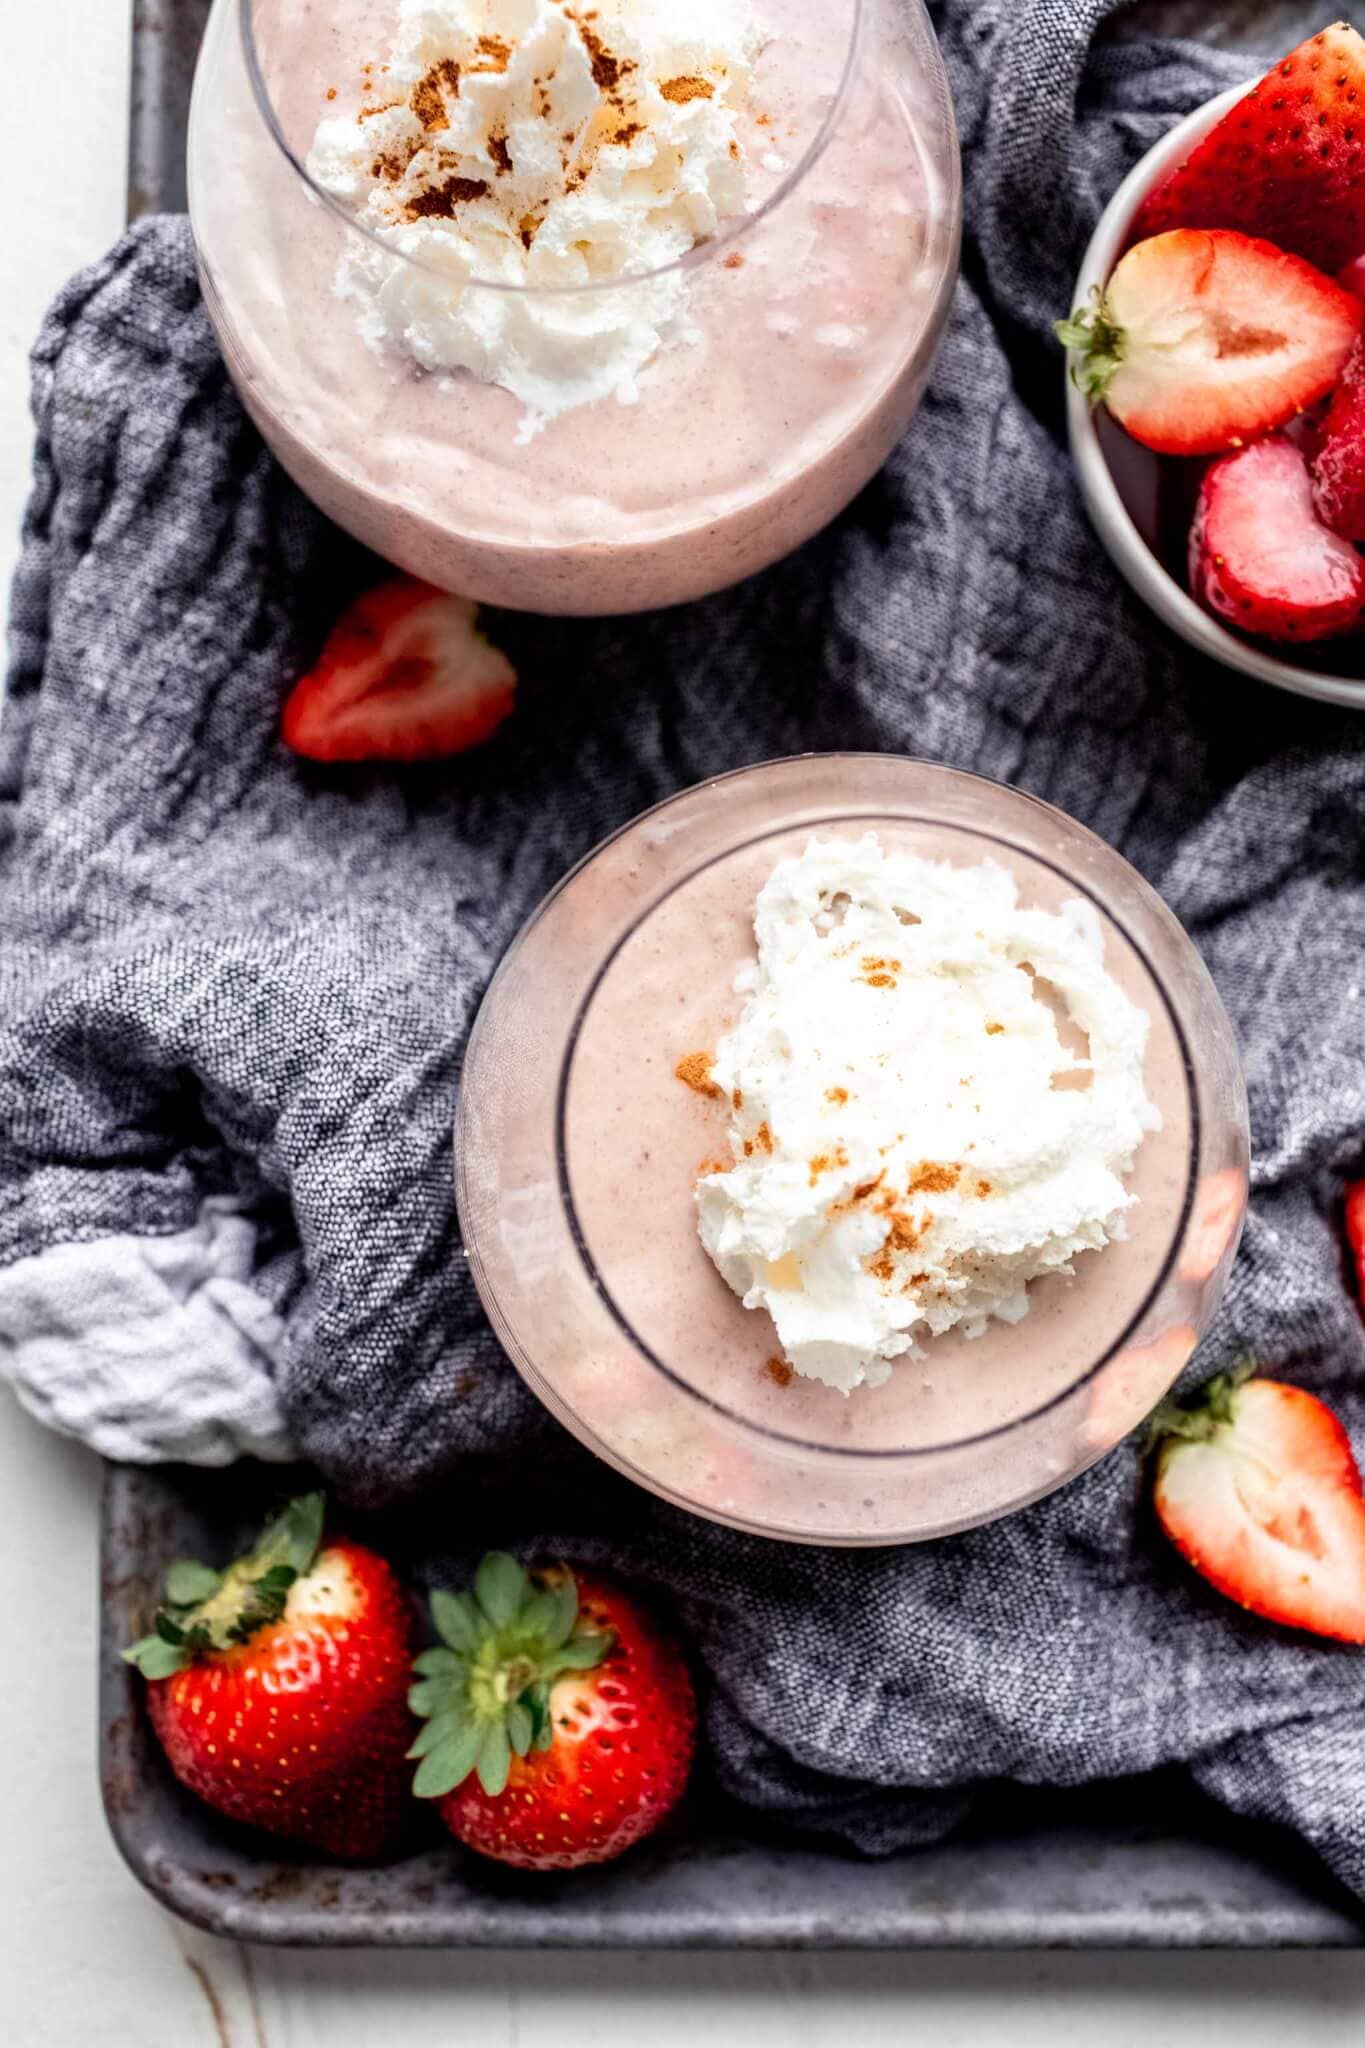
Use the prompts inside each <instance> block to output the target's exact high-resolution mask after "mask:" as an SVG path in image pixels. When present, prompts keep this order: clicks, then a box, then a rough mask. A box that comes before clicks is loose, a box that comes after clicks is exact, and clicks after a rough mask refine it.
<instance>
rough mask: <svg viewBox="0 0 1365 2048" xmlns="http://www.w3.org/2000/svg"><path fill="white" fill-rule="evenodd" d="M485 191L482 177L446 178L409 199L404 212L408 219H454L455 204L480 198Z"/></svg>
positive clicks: (462, 204)
mask: <svg viewBox="0 0 1365 2048" xmlns="http://www.w3.org/2000/svg"><path fill="white" fill-rule="evenodd" d="M487 191H488V184H487V181H486V180H485V179H483V178H447V179H446V181H445V183H444V185H433V186H431V187H430V189H429V190H428V191H426V192H419V193H418V194H417V197H416V198H415V199H410V200H409V201H408V203H407V206H406V207H405V208H404V212H405V213H406V215H407V217H408V219H409V220H454V218H455V209H456V207H457V206H465V205H467V204H468V202H469V201H470V200H471V199H482V198H483V197H484V196H485V195H486V193H487Z"/></svg>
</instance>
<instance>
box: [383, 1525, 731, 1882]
mask: <svg viewBox="0 0 1365 2048" xmlns="http://www.w3.org/2000/svg"><path fill="white" fill-rule="evenodd" d="M432 1613H433V1616H434V1618H435V1620H436V1623H437V1626H438V1628H439V1629H440V1631H441V1634H442V1637H443V1639H444V1640H443V1643H442V1645H441V1647H439V1648H437V1649H435V1650H429V1651H427V1652H426V1653H425V1654H424V1655H423V1656H422V1657H419V1658H418V1660H417V1669H418V1671H419V1673H420V1674H421V1679H420V1682H419V1684H418V1685H417V1686H416V1687H414V1689H413V1705H414V1707H415V1708H416V1710H417V1711H418V1712H419V1713H421V1714H424V1715H426V1716H428V1717H429V1718H428V1721H427V1726H426V1728H425V1729H424V1730H423V1732H422V1735H421V1736H420V1737H419V1739H418V1741H417V1742H416V1743H415V1744H414V1746H413V1753H414V1755H420V1756H421V1757H422V1759H423V1761H422V1764H421V1766H420V1768H419V1770H418V1773H417V1779H416V1784H415V1790H416V1791H417V1793H418V1794H419V1796H420V1797H424V1798H437V1799H439V1800H440V1802H441V1814H442V1818H443V1819H444V1820H445V1823H446V1825H447V1827H449V1829H450V1830H451V1832H452V1834H454V1835H456V1836H457V1837H458V1838H459V1840H460V1841H462V1842H464V1843H465V1844H466V1846H467V1847H469V1848H471V1849H476V1850H478V1851H479V1852H480V1854H482V1855H484V1856H491V1857H493V1858H495V1859H496V1860H497V1861H498V1862H500V1863H511V1864H516V1865H517V1866H518V1867H520V1868H521V1869H523V1870H573V1869H577V1868H578V1867H579V1866H580V1865H583V1864H589V1863H605V1862H607V1861H608V1860H609V1859H610V1858H611V1857H613V1856H619V1855H620V1854H621V1853H622V1851H623V1850H625V1849H629V1848H630V1847H631V1846H632V1845H633V1844H634V1843H636V1842H638V1841H641V1840H642V1839H643V1838H644V1837H645V1836H646V1835H648V1834H651V1833H652V1832H653V1831H654V1829H655V1828H657V1827H658V1826H659V1824H660V1822H661V1821H663V1820H664V1819H665V1818H666V1816H667V1815H668V1814H669V1813H670V1812H671V1811H672V1809H673V1808H674V1807H675V1806H676V1805H677V1803H678V1800H679V1799H680V1798H681V1797H682V1794H683V1790H684V1787H685V1786H686V1783H687V1777H688V1772H689V1770H690V1768H691V1764H692V1757H693V1752H694V1749H695V1745H696V1722H697V1709H696V1698H695V1695H694V1692H693V1689H692V1681H691V1677H690V1675H689V1673H688V1669H687V1662H686V1659H685V1658H684V1656H683V1653H682V1651H681V1650H680V1649H679V1647H678V1645H677V1644H676V1643H675V1642H674V1641H673V1640H672V1638H671V1637H670V1636H668V1635H667V1634H666V1633H665V1632H664V1631H663V1629H661V1628H660V1626H659V1625H658V1623H657V1622H656V1621H655V1620H654V1619H653V1618H652V1616H651V1615H650V1614H649V1613H648V1612H647V1611H646V1609H645V1608H644V1607H642V1606H641V1604H640V1603H639V1602H638V1601H637V1600H636V1599H635V1598H634V1597H633V1596H632V1595H631V1594H629V1593H627V1592H626V1591H625V1590H624V1588H622V1587H621V1586H619V1585H617V1584H616V1583H615V1582H614V1581H612V1580H608V1579H599V1578H597V1577H595V1576H593V1577H589V1576H584V1577H583V1578H581V1579H580V1580H578V1581H575V1580H574V1579H573V1578H572V1577H571V1576H570V1574H569V1573H568V1572H567V1571H564V1570H563V1569H560V1568H556V1569H552V1570H549V1571H544V1572H539V1573H535V1574H528V1573H527V1572H525V1571H524V1570H523V1568H522V1567H521V1566H520V1565H519V1564H518V1563H517V1562H516V1560H515V1559H514V1558H511V1557H508V1556H506V1555H505V1554H504V1553H501V1552H494V1553H493V1554H492V1555H491V1556H489V1557H487V1558H485V1559H484V1562H483V1564H482V1565H481V1566H480V1568H479V1572H478V1575H477V1577H476V1579H475V1582H474V1590H473V1593H472V1594H464V1595H452V1594H448V1593H438V1594H436V1595H434V1596H433V1599H432Z"/></svg>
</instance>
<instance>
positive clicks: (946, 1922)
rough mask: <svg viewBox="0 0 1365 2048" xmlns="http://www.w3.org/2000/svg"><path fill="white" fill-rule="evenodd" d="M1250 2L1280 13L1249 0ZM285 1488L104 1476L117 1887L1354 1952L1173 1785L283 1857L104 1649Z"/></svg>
mask: <svg viewBox="0 0 1365 2048" xmlns="http://www.w3.org/2000/svg"><path fill="white" fill-rule="evenodd" d="M1163 4H1164V5H1165V6H1166V8H1167V11H1170V7H1171V0H1163ZM1182 4H1183V0H1176V11H1177V12H1178V11H1179V8H1180V6H1181V5H1182ZM1233 11H1234V12H1238V13H1241V12H1243V11H1244V10H1241V9H1234V10H1233ZM1250 11H1251V10H1245V12H1248V13H1249V12H1250ZM1259 11H1260V12H1261V13H1262V15H1264V13H1265V8H1264V7H1263V8H1262V9H1260V10H1259ZM1269 12H1270V13H1271V14H1278V15H1279V16H1280V17H1283V16H1284V15H1285V14H1286V12H1287V10H1286V9H1285V8H1284V7H1283V6H1282V5H1280V6H1277V5H1276V4H1275V0H1269ZM207 13H208V0H135V14H134V24H133V93H132V136H131V150H130V168H129V214H130V217H134V218H135V217H136V216H138V215H139V214H143V213H149V212H156V211H160V210H165V209H176V208H180V207H183V205H184V203H185V170H184V133H185V117H186V111H187V108H188V104H189V89H190V79H191V74H192V71H193V65H194V57H195V52H196V50H197V48H198V44H199V37H200V35H201V33H202V29H203V24H204V19H205V17H206V15H207ZM1180 25H1181V26H1184V23H1183V22H1182V23H1181V24H1180ZM1276 26H1277V27H1279V26H1281V23H1279V22H1277V24H1276ZM1290 33H1291V34H1292V31H1291V32H1290ZM288 1483H289V1480H288V1477H287V1475H284V1474H282V1473H281V1472H280V1471H279V1469H278V1468H275V1469H272V1470H269V1471H267V1470H265V1469H264V1468H260V1467H252V1466H249V1465H246V1466H238V1467H235V1468H234V1470H233V1472H232V1473H231V1474H230V1475H222V1474H217V1473H209V1472H201V1471H189V1470H186V1469H183V1468H175V1467H162V1468H158V1469H155V1470H150V1471H148V1470H142V1469H138V1468H134V1467H121V1466H110V1467H108V1468H107V1470H106V1475H105V1487H104V1508H103V1580H104V1599H103V1605H102V1615H103V1621H102V1638H101V1644H100V1759H101V1778H102V1787H103V1795H104V1806H105V1811H106V1813H107V1815H108V1819H109V1825H110V1827H111V1829H112V1831H113V1835H114V1839H115V1841H116V1842H117V1844H118V1846H119V1849H120V1850H121V1851H122V1853H123V1855H124V1857H125V1859H126V1861H127V1862H128V1864H129V1866H130V1867H131V1869H132V1870H133V1872H134V1874H135V1875H136V1876H137V1877H138V1878H139V1879H140V1880H141V1881H142V1883H143V1884H145V1885H146V1886H147V1888H148V1890H149V1891H151V1892H152V1893H154V1894H155V1896H156V1897H157V1898H158V1899H160V1900H161V1902H162V1903H163V1904H164V1905H166V1906H167V1907H169V1908H170V1909H171V1911H173V1912H175V1913H179V1914H181V1915H182V1916H183V1917H184V1918H185V1919H187V1920H190V1921H193V1922H194V1923H195V1924H196V1925H197V1926H200V1927H204V1928H207V1929H209V1930H210V1931H211V1932H214V1933H218V1934H223V1935H227V1936H230V1937H232V1938H235V1939H237V1940H244V1941H260V1942H277V1943H296V1944H303V1945H316V1946H329V1947H344V1946H351V1947H361V1946H376V1947H385V1948H401V1947H414V1948H418V1947H422V1948H479V1947H518V1948H555V1947H564V1948H726V1949H746V1948H850V1949H902V1948H905V1949H913V1948H963V1949H984V1948H1142V1949H1160V1948H1224V1947H1225V1948H1356V1947H1365V1913H1362V1910H1361V1908H1360V1907H1359V1906H1358V1905H1357V1904H1356V1903H1355V1902H1354V1901H1353V1900H1352V1899H1351V1898H1350V1897H1349V1896H1348V1894H1347V1893H1346V1892H1345V1891H1344V1890H1342V1889H1341V1888H1340V1887H1339V1886H1337V1885H1335V1884H1334V1883H1333V1882H1332V1880H1331V1879H1330V1878H1329V1877H1328V1876H1327V1875H1326V1874H1325V1872H1324V1871H1323V1869H1322V1868H1321V1866H1320V1865H1319V1864H1317V1862H1316V1861H1315V1860H1314V1859H1313V1858H1311V1857H1310V1856H1309V1855H1307V1854H1306V1852H1305V1851H1304V1850H1303V1849H1302V1848H1301V1847H1300V1846H1299V1845H1298V1844H1297V1843H1296V1842H1295V1841H1294V1840H1293V1839H1292V1838H1290V1837H1289V1836H1287V1835H1282V1834H1279V1833H1276V1832H1274V1831H1272V1830H1269V1829H1264V1828H1252V1827H1249V1826H1247V1825H1244V1824H1242V1823H1239V1822H1236V1821H1234V1820H1232V1819H1231V1818H1229V1816H1228V1815H1226V1814H1224V1813H1222V1812H1221V1811H1219V1810H1218V1809H1217V1808H1215V1807H1214V1806H1213V1805H1211V1804H1210V1803H1209V1802H1207V1801H1205V1800H1203V1799H1201V1798H1199V1797H1198V1795H1196V1794H1195V1793H1193V1792H1192V1791H1191V1790H1190V1789H1189V1788H1188V1787H1187V1786H1185V1785H1184V1784H1182V1783H1181V1782H1180V1781H1179V1780H1178V1779H1177V1778H1175V1777H1171V1778H1163V1779H1159V1780H1155V1781H1154V1780H1151V1779H1145V1780H1142V1781H1140V1782H1136V1781H1134V1782H1129V1783H1124V1784H1117V1785H1109V1786H1101V1787H1091V1788H1086V1789H1082V1790H1079V1791H1073V1792H1069V1793H1065V1794H1062V1793H1058V1792H1055V1791H1048V1792H1047V1793H1045V1794H1044V1793H1031V1794H1025V1793H1023V1792H1020V1791H1019V1790H1017V1789H1013V1788H1007V1787H999V1788H995V1789H990V1790H987V1791H986V1792H985V1793H984V1794H983V1797H982V1800H981V1802H980V1811H981V1818H980V1819H979V1820H978V1821H977V1822H976V1824H975V1825H974V1826H973V1827H972V1828H971V1829H970V1830H968V1831H965V1832H964V1833H962V1834H960V1835H958V1836H956V1837H954V1838H953V1839H951V1840H949V1841H947V1842H943V1843H939V1844H937V1845H935V1846H933V1847H930V1848H925V1849H919V1850H915V1851H913V1852H909V1853H906V1854H904V1855H899V1856H894V1857H890V1858H887V1859H884V1860H879V1861H868V1860H865V1859H863V1858H860V1857H857V1856H854V1855H853V1854H851V1853H849V1852H846V1851H843V1850H841V1849H839V1848H837V1847H831V1846H829V1845H828V1844H822V1843H820V1842H813V1841H811V1840H810V1839H808V1838H807V1839H797V1838H795V1837H793V1836H788V1835H783V1834H781V1833H778V1832H776V1831H774V1830H773V1829H772V1828H770V1827H767V1826H764V1825H763V1824H761V1823H759V1822H758V1821H757V1820H756V1819H755V1817H754V1816H753V1815H751V1814H749V1813H747V1812H745V1811H744V1810H743V1809H741V1808H739V1807H737V1806H735V1805H734V1804H733V1803H728V1802H726V1801H725V1800H724V1799H723V1798H722V1797H721V1796H720V1795H719V1794H718V1793H717V1791H716V1790H715V1788H714V1787H712V1786H709V1785H708V1784H707V1783H706V1782H705V1779H704V1771H703V1772H702V1773H700V1774H699V1777H700V1779H701V1782H699V1784H698V1785H697V1786H696V1787H695V1788H694V1791H693V1792H692V1793H691V1794H690V1795H689V1799H688V1802H687V1804H686V1807H685V1809H684V1811H683V1812H682V1813H681V1814H680V1815H679V1816H678V1817H677V1818H676V1819H675V1820H674V1822H672V1823H671V1824H670V1826H669V1828H668V1829H667V1830H666V1831H665V1832H664V1833H663V1834H661V1835H660V1836H658V1837H656V1838H655V1839H654V1841H652V1842H650V1843H647V1844H645V1845H644V1846H643V1847H642V1848H641V1849H639V1850H637V1851H635V1852H634V1853H633V1854H632V1855H630V1856H629V1857H627V1858H626V1859H625V1860H624V1861H623V1862H621V1863H620V1864H617V1865H614V1866H609V1867H607V1868H606V1869H603V1870H597V1871H584V1872H580V1873H578V1874H577V1875H575V1876H572V1877H532V1878H528V1877H525V1876H522V1875H519V1874H518V1873H516V1872H513V1871H506V1870H501V1869H499V1868H498V1867H497V1866H495V1865H490V1864H487V1863H484V1862H482V1861H480V1860H479V1859H478V1858H475V1857H472V1856H469V1855H468V1854H466V1853H465V1852H464V1851H462V1850H460V1849H459V1848H458V1847H457V1846H456V1845H455V1844H454V1843H452V1842H450V1841H449V1840H447V1839H446V1838H445V1837H444V1836H442V1835H440V1834H439V1833H437V1832H430V1833H427V1834H425V1835H423V1836H419V1837H418V1838H416V1839H415V1840H414V1842H413V1844H412V1847H411V1851H410V1853H409V1854H407V1855H405V1856H404V1857H403V1858H402V1859H401V1860H399V1861H397V1862H394V1863H391V1864H388V1865H386V1866H384V1867H382V1868H375V1869H359V1870H353V1869H347V1868H343V1867H340V1866H338V1865H336V1864H330V1863H326V1864H324V1863H319V1862H317V1861H314V1860H310V1858H309V1857H308V1855H307V1853H306V1852H300V1853H293V1852H291V1851H288V1850H281V1849H280V1848H279V1847H278V1846H277V1845H275V1844H273V1843H271V1842H270V1841H269V1839H268V1838H266V1837H264V1836H261V1835H254V1834H252V1833H250V1832H248V1831H247V1830H245V1829H242V1828H239V1827H236V1826H233V1825H232V1824H230V1823H228V1822H225V1821H222V1820H220V1819H219V1818H218V1817H217V1816H216V1815H214V1814H212V1813H210V1812H209V1811H208V1809H207V1808H205V1807H203V1806H201V1805H200V1804H199V1803H198V1802H197V1801H196V1800H194V1799H192V1798H190V1796H189V1795H188V1794H187V1793H186V1792H184V1791H183V1790H182V1788H181V1787H180V1786H179V1785H178V1784H177V1783H176V1781H175V1779H174V1778H173V1777H172V1776H171V1773H170V1771H169V1769H168V1767H167V1765H166V1763H165V1760H164V1758H163V1757H162V1755H161V1752H160V1750H159V1748H158V1747H157V1744H156V1742H155V1739H154V1738H153V1736H152V1733H151V1729H150V1726H149V1724H148V1721H147V1718H146V1714H145V1711H144V1707H143V1702H142V1696H141V1695H142V1681H141V1680H140V1679H139V1678H138V1677H137V1676H136V1674H134V1673H133V1672H132V1671H131V1670H130V1669H129V1667H128V1666H127V1665H126V1664H124V1663H123V1661H122V1659H121V1657H120V1654H119V1653H120V1650H121V1649H122V1647H123V1645H124V1644H125V1643H128V1642H130V1641H132V1640H133V1639H134V1638H135V1637H136V1636H138V1635H140V1634H142V1633H143V1631H144V1630H145V1628H146V1625H147V1621H148V1618H149V1615H150V1612H151V1609H152V1607H153V1605H154V1604H155V1600H156V1595H157V1593H158V1591H159V1589H160V1585H161V1580H162V1576H163V1574H164V1571H165V1567H166V1565H167V1564H168V1563H169V1562H170V1560H171V1559H172V1558H174V1557H177V1556H186V1555H189V1556H203V1557H221V1556H225V1555H227V1554H229V1553H230V1551H231V1550H232V1548H233V1547H234V1545H235V1543H236V1541H237V1539H238V1538H239V1537H241V1536H243V1535H245V1534H247V1533H249V1531H250V1530H251V1528H253V1527H254V1526H256V1525H257V1524H258V1522H259V1519H260V1516H261V1513H262V1512H263V1509H264V1507H265V1505H266V1503H267V1501H268V1500H269V1499H271V1498H273V1497H275V1496H277V1495H278V1493H279V1491H280V1489H281V1487H282V1486H283V1485H286V1484H288ZM419 1824H420V1823H419Z"/></svg>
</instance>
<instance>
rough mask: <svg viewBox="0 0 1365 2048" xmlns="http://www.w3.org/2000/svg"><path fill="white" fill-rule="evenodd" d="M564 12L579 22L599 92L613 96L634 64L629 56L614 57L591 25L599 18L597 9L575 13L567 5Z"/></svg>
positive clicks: (593, 80) (593, 77)
mask: <svg viewBox="0 0 1365 2048" xmlns="http://www.w3.org/2000/svg"><path fill="white" fill-rule="evenodd" d="M564 12H565V13H566V14H567V15H568V17H569V19H570V21H574V22H577V24H578V32H579V34H580V35H581V36H582V38H583V47H584V49H585V50H586V51H587V53H588V62H589V64H591V66H592V82H593V84H594V85H595V86H596V87H597V90H598V91H599V92H604V93H605V94H606V95H607V97H608V99H611V98H613V97H614V96H615V94H616V92H617V91H618V90H619V88H620V84H621V80H622V79H623V78H624V77H625V76H626V74H627V72H630V71H633V70H634V69H635V66H634V64H633V63H631V62H630V60H629V59H628V58H625V57H613V55H612V53H611V51H610V50H609V49H608V48H607V46H606V44H605V43H604V42H603V41H602V38H601V36H599V35H598V33H597V31H596V29H594V28H593V27H592V26H591V24H592V23H593V22H594V21H596V19H597V15H596V12H595V11H594V12H592V13H589V14H575V13H574V11H573V9H572V8H571V7H566V8H565V10H564Z"/></svg>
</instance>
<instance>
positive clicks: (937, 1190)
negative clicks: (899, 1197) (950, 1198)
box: [906, 1159, 962, 1195]
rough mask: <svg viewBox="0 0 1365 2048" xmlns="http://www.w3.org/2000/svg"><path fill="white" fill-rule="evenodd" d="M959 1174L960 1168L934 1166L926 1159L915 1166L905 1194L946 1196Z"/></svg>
mask: <svg viewBox="0 0 1365 2048" xmlns="http://www.w3.org/2000/svg"><path fill="white" fill-rule="evenodd" d="M961 1172H962V1168H961V1167H960V1166H935V1165H934V1164H933V1163H932V1162H931V1161H930V1160H928V1159H926V1160H925V1161H924V1163H923V1165H922V1166H917V1167H916V1168H915V1171H914V1172H913V1173H912V1174H911V1176H910V1185H909V1187H908V1188H907V1189H906V1193H907V1194H910V1195H946V1194H947V1193H948V1192H949V1190H950V1189H952V1188H955V1187H956V1186H957V1183H958V1176H959V1175H960V1174H961Z"/></svg>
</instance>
